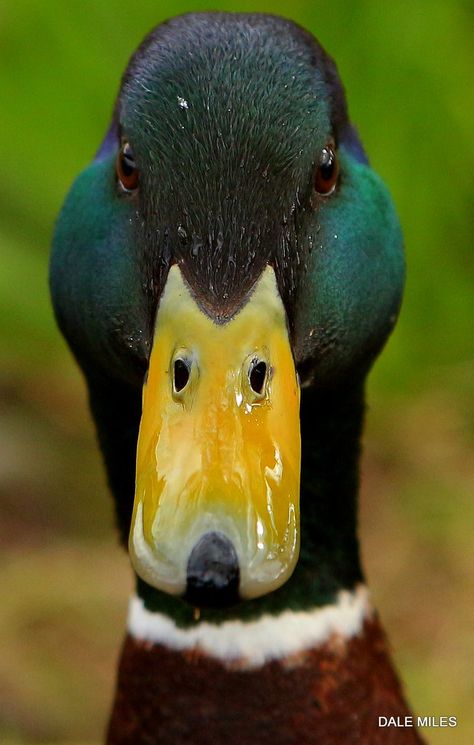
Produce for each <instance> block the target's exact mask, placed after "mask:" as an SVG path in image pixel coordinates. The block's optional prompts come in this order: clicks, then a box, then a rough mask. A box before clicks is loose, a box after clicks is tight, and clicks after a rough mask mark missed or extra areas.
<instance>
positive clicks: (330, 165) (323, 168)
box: [319, 147, 336, 181]
mask: <svg viewBox="0 0 474 745" xmlns="http://www.w3.org/2000/svg"><path fill="white" fill-rule="evenodd" d="M335 160H336V159H335V157H334V153H333V151H332V150H329V149H328V148H327V147H325V148H324V150H323V151H322V153H321V160H320V161H319V173H320V176H321V178H322V179H323V181H330V180H331V179H332V177H333V175H334V163H335Z"/></svg>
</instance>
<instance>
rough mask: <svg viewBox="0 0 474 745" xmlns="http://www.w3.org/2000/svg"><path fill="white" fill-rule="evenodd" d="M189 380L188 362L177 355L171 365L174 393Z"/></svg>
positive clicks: (180, 389) (181, 388)
mask: <svg viewBox="0 0 474 745" xmlns="http://www.w3.org/2000/svg"><path fill="white" fill-rule="evenodd" d="M188 381H189V364H188V363H186V362H185V361H184V360H182V359H181V358H179V357H178V359H177V360H175V361H174V366H173V386H174V390H175V391H176V393H179V392H180V391H182V390H183V388H185V387H186V386H187V384H188Z"/></svg>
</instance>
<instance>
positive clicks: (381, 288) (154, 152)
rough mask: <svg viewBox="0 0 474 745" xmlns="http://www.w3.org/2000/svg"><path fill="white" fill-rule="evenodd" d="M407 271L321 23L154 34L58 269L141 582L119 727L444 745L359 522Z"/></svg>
mask: <svg viewBox="0 0 474 745" xmlns="http://www.w3.org/2000/svg"><path fill="white" fill-rule="evenodd" d="M404 275H405V269H404V254H403V238H402V233H401V228H400V224H399V220H398V218H397V214H396V211H395V208H394V205H393V202H392V199H391V197H390V194H389V192H388V190H387V188H386V187H385V185H384V184H383V182H382V180H381V179H380V177H379V176H377V174H376V173H375V171H374V170H373V169H372V167H371V166H370V164H369V161H368V158H367V156H366V153H365V151H364V148H363V146H362V143H361V141H360V138H359V135H358V132H357V130H356V128H355V126H354V125H353V124H352V123H351V120H350V118H349V114H348V107H347V102H346V96H345V92H344V89H343V86H342V83H341V81H340V78H339V75H338V72H337V68H336V65H335V63H334V61H333V60H332V58H331V57H330V56H329V55H328V54H327V53H326V51H325V50H324V49H323V47H322V46H321V45H320V44H319V43H318V41H317V40H316V39H315V38H314V37H313V35H312V34H311V33H309V32H308V31H306V30H304V29H303V28H301V27H300V26H298V25H297V24H295V23H294V22H292V21H290V20H287V19H283V18H281V17H278V16H271V15H265V14H258V13H255V14H245V13H236V14H235V13H221V12H212V13H211V12H209V13H192V14H186V15H184V16H178V17H176V18H172V19H171V20H169V21H167V22H165V23H161V24H160V25H158V26H157V27H156V28H155V29H154V30H152V31H151V33H150V34H149V35H148V36H147V37H146V38H145V40H144V41H143V42H142V44H141V45H140V46H139V47H138V49H137V50H136V51H135V53H134V54H133V55H132V57H131V59H130V61H129V63H128V66H127V68H126V70H125V72H124V74H123V77H122V80H121V84H120V88H119V92H118V96H117V100H116V103H115V106H114V110H113V115H112V121H111V124H110V126H109V128H108V131H107V133H106V135H105V137H104V139H103V142H102V144H101V145H100V147H99V149H98V151H97V152H96V155H95V157H94V159H93V160H92V162H91V163H90V164H89V165H88V166H87V167H86V168H85V169H84V170H83V171H82V173H81V174H80V175H79V176H78V177H77V179H76V180H75V182H74V184H73V186H72V187H71V190H70V192H69V194H68V196H67V198H66V200H65V203H64V205H63V207H62V210H61V212H60V215H59V217H58V220H57V223H56V227H55V232H54V239H53V248H52V255H51V265H50V287H51V296H52V302H53V306H54V311H55V315H56V319H57V322H58V324H59V328H60V330H61V331H62V333H63V335H64V337H65V338H66V340H67V342H68V344H69V346H70V348H71V350H72V353H73V355H74V357H75V359H76V360H77V363H78V364H79V366H80V368H81V370H82V372H83V374H84V377H85V382H86V385H87V389H88V395H89V402H90V408H91V412H92V416H93V419H94V422H95V425H96V429H97V435H98V441H99V445H100V448H101V451H102V455H103V459H104V463H105V468H106V472H107V476H108V482H109V485H110V490H111V492H112V495H113V498H114V502H115V507H116V515H117V523H118V528H119V532H120V536H121V541H122V543H123V545H124V547H125V548H128V552H129V556H130V560H131V565H132V569H133V573H134V577H135V592H134V595H133V597H132V598H131V599H130V606H129V614H128V621H127V633H126V636H125V641H124V645H123V648H122V652H121V657H120V662H119V668H118V679H117V685H116V692H115V699H114V703H113V706H112V713H111V717H110V721H109V725H108V729H107V734H106V743H107V745H132V744H133V745H141V744H143V745H145V743H146V744H147V745H155V744H156V745H158V744H159V745H177V744H179V745H181V744H185V743H193V744H194V745H205V744H208V743H226V745H233V744H234V745H237V744H238V745H247V744H248V745H250V743H255V744H256V745H267V744H268V745H270V743H271V744H272V745H293V744H294V745H305V744H308V745H309V744H311V745H333V744H335V743H337V745H349V744H353V745H356V744H357V745H376V744H377V743H381V742H384V743H397V744H400V745H405V744H406V745H411V744H412V743H413V744H414V743H421V742H422V740H421V737H420V735H419V733H418V731H417V729H416V727H415V726H411V725H409V724H406V723H407V722H408V721H409V720H410V721H413V720H414V717H413V715H412V714H411V711H410V709H409V707H408V704H407V703H406V700H405V696H404V693H403V689H402V685H401V683H400V680H399V678H398V675H397V672H396V670H395V668H394V665H393V662H392V660H391V655H390V650H389V648H388V643H387V640H386V637H385V635H384V631H383V628H382V625H381V622H380V619H379V617H378V615H377V612H376V610H375V609H374V607H373V606H372V603H371V600H370V594H369V591H368V589H367V586H366V583H365V579H364V573H363V568H362V566H361V560H360V552H359V542H358V537H357V495H358V486H359V458H360V449H361V444H360V443H361V436H362V430H363V422H364V412H365V380H366V377H367V374H368V371H369V370H370V368H371V366H372V364H373V362H374V360H375V359H376V357H377V356H378V354H379V352H380V351H381V349H382V348H383V346H384V344H385V342H386V340H387V338H388V337H389V335H390V333H391V331H392V330H393V327H394V325H395V322H396V319H397V316H398V313H399V308H400V304H401V298H402V294H403V285H404ZM91 519H93V516H91ZM111 581H113V578H112V577H111ZM387 722H388V723H392V724H394V723H395V722H396V723H398V724H399V726H383V725H384V724H387ZM400 722H402V724H400ZM403 723H405V724H406V726H405V724H403Z"/></svg>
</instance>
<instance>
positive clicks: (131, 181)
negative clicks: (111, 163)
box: [116, 141, 138, 191]
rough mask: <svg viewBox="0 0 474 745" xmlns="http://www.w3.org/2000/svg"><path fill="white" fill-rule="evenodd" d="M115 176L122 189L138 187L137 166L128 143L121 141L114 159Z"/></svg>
mask: <svg viewBox="0 0 474 745" xmlns="http://www.w3.org/2000/svg"><path fill="white" fill-rule="evenodd" d="M116 171H117V178H118V180H119V183H120V185H121V186H122V188H123V189H124V191H135V189H136V188H137V187H138V168H137V166H136V164H135V157H134V155H133V151H132V148H131V146H130V143H129V142H127V141H124V142H122V146H121V148H120V150H119V152H118V155H117V161H116Z"/></svg>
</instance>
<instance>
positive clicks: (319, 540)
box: [137, 384, 364, 627]
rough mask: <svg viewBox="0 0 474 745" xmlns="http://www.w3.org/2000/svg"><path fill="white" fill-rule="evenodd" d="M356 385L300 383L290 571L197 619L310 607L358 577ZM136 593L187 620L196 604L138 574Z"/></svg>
mask: <svg viewBox="0 0 474 745" xmlns="http://www.w3.org/2000/svg"><path fill="white" fill-rule="evenodd" d="M363 410H364V403H363V386H362V384H357V385H354V386H351V387H350V388H346V389H343V390H341V389H340V388H338V389H334V390H330V391H328V390H327V389H326V390H324V391H318V390H314V389H312V388H307V389H303V391H302V401H301V440H302V465H301V470H302V473H301V484H302V487H301V554H300V558H299V561H298V565H297V568H296V569H295V572H294V573H293V575H292V577H291V578H290V579H289V580H288V581H287V582H286V583H285V585H283V587H281V588H280V589H279V590H277V591H276V592H273V593H271V594H269V595H267V596H264V597H262V598H256V599H255V600H251V601H246V602H245V603H241V604H240V605H238V606H234V607H231V608H227V609H224V610H200V612H199V618H200V620H201V621H206V622H210V623H222V622H225V621H231V620H236V619H240V620H254V619H258V618H260V617H261V616H262V615H264V614H268V613H270V614H280V613H282V612H284V611H285V610H293V611H303V610H309V609H313V608H317V607H321V606H325V605H327V604H332V603H334V602H335V601H336V598H337V595H338V593H340V592H341V590H352V589H354V588H355V586H356V585H357V584H360V583H361V582H362V579H363V578H362V572H361V568H360V562H359V548H358V542H357V537H356V507H357V490H358V461H359V440H360V434H361V429H362V420H363ZM137 595H138V597H139V598H141V599H142V601H143V603H144V606H145V608H146V609H147V610H149V611H151V612H159V613H161V614H164V615H166V616H168V617H170V618H171V619H172V620H173V621H174V622H175V623H176V624H177V625H178V626H182V627H190V626H191V627H192V626H194V625H195V623H196V615H197V614H196V611H195V609H193V608H191V607H190V606H188V605H186V604H185V603H184V602H182V601H181V600H179V599H176V598H173V597H171V596H169V595H165V594H163V593H161V592H159V591H157V590H155V589H153V588H152V587H150V586H149V585H147V584H146V583H145V582H143V581H142V580H140V579H138V581H137Z"/></svg>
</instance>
